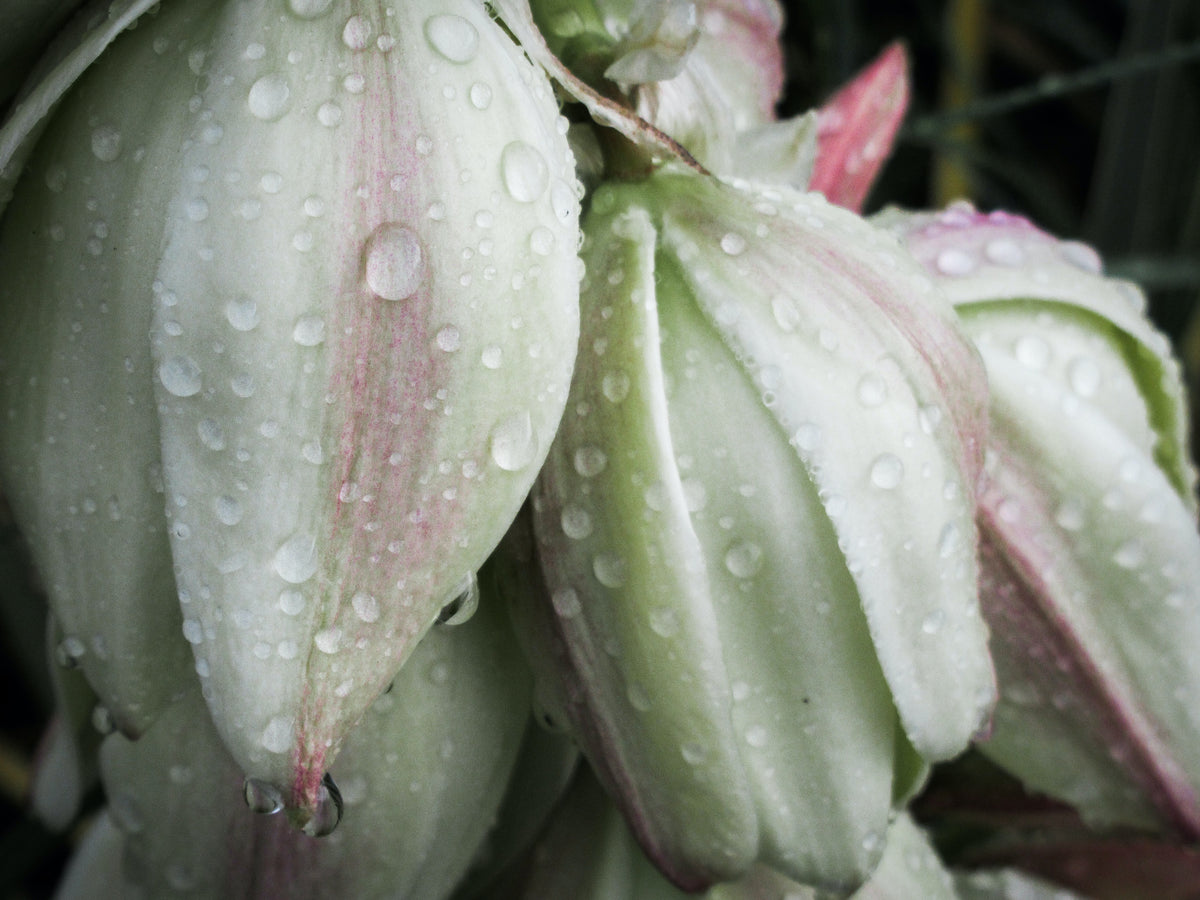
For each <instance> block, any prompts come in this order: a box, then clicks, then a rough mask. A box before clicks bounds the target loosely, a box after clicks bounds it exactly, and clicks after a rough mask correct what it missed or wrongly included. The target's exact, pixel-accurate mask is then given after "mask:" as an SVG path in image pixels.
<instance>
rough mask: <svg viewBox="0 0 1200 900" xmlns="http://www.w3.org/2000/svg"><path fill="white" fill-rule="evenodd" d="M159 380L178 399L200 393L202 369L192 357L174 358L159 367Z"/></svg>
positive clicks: (163, 362)
mask: <svg viewBox="0 0 1200 900" xmlns="http://www.w3.org/2000/svg"><path fill="white" fill-rule="evenodd" d="M158 380H159V381H161V382H162V386H163V387H165V388H166V389H167V390H168V391H169V392H170V393H172V394H174V395H175V396H176V397H191V396H193V395H194V394H198V393H200V367H199V366H198V365H196V361H195V360H193V359H192V358H191V357H190V356H172V357H170V358H169V359H165V360H163V361H162V364H161V365H159V367H158Z"/></svg>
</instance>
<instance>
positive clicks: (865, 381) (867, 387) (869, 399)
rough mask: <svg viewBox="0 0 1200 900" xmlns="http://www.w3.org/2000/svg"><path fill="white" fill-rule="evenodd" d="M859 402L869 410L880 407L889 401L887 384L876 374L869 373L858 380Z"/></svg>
mask: <svg viewBox="0 0 1200 900" xmlns="http://www.w3.org/2000/svg"><path fill="white" fill-rule="evenodd" d="M857 393H858V402H859V403H861V404H862V405H863V406H865V407H867V408H868V409H870V408H872V407H875V406H880V405H882V404H883V402H884V401H885V400H887V395H888V389H887V383H886V382H884V380H883V379H882V378H880V377H879V376H878V375H876V374H875V373H874V372H869V373H867V374H866V375H864V376H863V377H862V378H860V379H859V380H858V388H857Z"/></svg>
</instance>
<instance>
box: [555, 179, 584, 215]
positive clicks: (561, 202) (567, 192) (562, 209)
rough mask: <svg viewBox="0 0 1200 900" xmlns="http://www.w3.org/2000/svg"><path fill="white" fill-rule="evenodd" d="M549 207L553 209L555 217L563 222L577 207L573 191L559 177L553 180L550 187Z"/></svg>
mask: <svg viewBox="0 0 1200 900" xmlns="http://www.w3.org/2000/svg"><path fill="white" fill-rule="evenodd" d="M550 207H551V209H553V210H554V216H555V218H557V219H558V221H560V222H562V223H564V224H565V223H566V222H567V220H569V219H570V218H571V215H572V214H573V213H574V212H575V210H576V209H578V207H579V202H578V199H577V198H576V196H575V192H574V191H573V190H571V186H570V185H569V184H567V183H566V182H565V181H562V180H561V179H560V180H558V181H555V182H554V184H553V185H552V186H551V188H550Z"/></svg>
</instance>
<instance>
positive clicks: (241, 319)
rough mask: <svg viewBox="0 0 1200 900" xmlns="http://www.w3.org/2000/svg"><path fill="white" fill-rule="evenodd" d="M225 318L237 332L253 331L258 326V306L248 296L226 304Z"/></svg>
mask: <svg viewBox="0 0 1200 900" xmlns="http://www.w3.org/2000/svg"><path fill="white" fill-rule="evenodd" d="M225 318H226V320H228V322H229V324H230V325H231V326H232V327H233V328H234V329H235V330H236V331H252V330H253V329H254V328H255V326H257V325H258V304H257V303H255V302H254V300H253V299H251V298H250V297H246V296H241V297H237V298H235V299H233V300H230V301H229V302H228V303H226V304H225Z"/></svg>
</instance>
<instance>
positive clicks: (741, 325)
mask: <svg viewBox="0 0 1200 900" xmlns="http://www.w3.org/2000/svg"><path fill="white" fill-rule="evenodd" d="M697 182H698V183H697V187H696V188H693V189H689V190H684V189H679V190H677V192H676V195H675V197H674V198H673V203H672V205H670V206H668V207H666V210H665V212H664V218H665V219H666V220H667V223H668V224H667V226H666V227H665V228H664V234H663V242H664V244H665V245H666V246H668V247H670V248H671V249H672V251H673V252H674V253H675V254H676V255H677V256H678V258H679V259H680V261H681V262H682V263H683V265H682V266H681V268H680V272H681V273H682V275H683V277H684V278H685V279H686V280H687V283H688V287H689V289H690V290H691V291H692V292H693V294H694V296H695V298H696V302H697V303H698V305H699V306H700V308H701V309H702V310H703V311H704V314H705V316H706V317H707V318H708V319H709V321H710V323H711V325H712V327H713V328H714V330H715V331H716V332H717V333H718V334H720V336H721V339H722V341H723V342H724V343H725V344H726V346H727V347H728V348H729V349H730V351H731V352H732V353H733V354H734V355H735V356H736V357H737V358H738V359H739V360H740V361H741V365H742V366H743V367H744V368H745V369H746V370H747V371H748V372H749V374H750V376H751V377H752V378H753V379H754V382H755V386H756V387H757V389H758V390H759V393H760V397H761V399H762V404H763V406H765V407H766V408H767V409H768V410H770V412H771V414H772V416H773V417H774V419H775V420H776V422H777V423H778V427H779V430H780V433H781V434H782V435H784V436H786V437H787V438H788V439H789V440H790V441H791V442H792V444H793V447H794V449H795V451H796V453H797V455H798V457H799V458H800V460H801V461H802V462H803V463H804V467H805V469H806V471H807V472H808V473H809V474H810V477H811V478H812V480H813V482H814V483H815V485H816V488H817V490H818V492H819V496H820V498H821V500H822V501H823V503H824V505H825V512H826V515H827V516H828V518H829V520H830V521H831V522H832V524H833V527H834V529H835V531H836V533H837V536H838V542H839V543H838V546H839V548H840V551H841V553H842V554H843V555H844V556H845V558H846V561H847V565H848V568H849V570H850V574H851V575H852V576H853V578H854V582H855V585H856V587H857V590H858V592H859V595H860V600H861V603H862V607H863V610H864V612H865V613H866V617H867V622H868V624H869V626H870V629H871V636H872V639H873V640H874V643H875V648H876V652H877V654H878V655H879V660H880V663H881V665H882V668H883V672H884V676H885V677H886V678H887V681H888V685H889V686H890V688H891V690H892V694H893V697H894V699H895V702H896V705H897V708H898V709H899V711H900V715H901V719H902V721H903V722H904V727H905V730H906V732H907V733H908V736H909V739H910V740H911V741H912V743H913V745H914V746H915V747H916V748H917V750H918V751H919V752H920V753H922V755H924V756H926V757H928V758H932V759H940V758H946V757H948V756H952V755H954V754H955V753H958V752H959V751H960V750H961V749H962V747H963V746H964V745H965V743H966V741H967V739H968V738H969V737H970V736H971V735H972V734H973V733H974V732H975V730H976V729H977V728H978V727H979V725H980V723H981V721H982V720H983V718H984V717H985V716H986V713H987V710H988V707H989V703H990V700H991V697H992V691H993V686H992V677H991V669H990V663H989V660H988V656H987V651H986V639H987V638H986V629H985V628H984V625H983V622H982V620H981V618H980V617H979V612H978V606H977V604H976V602H975V559H974V556H975V553H974V546H975V542H974V525H973V521H972V517H973V514H974V508H973V503H972V493H973V488H974V484H975V478H976V475H977V472H978V465H979V459H980V455H981V448H982V440H981V438H982V435H983V429H984V422H985V416H986V413H985V409H984V397H985V389H984V386H983V385H984V383H983V377H982V368H981V366H980V365H979V363H978V359H977V357H976V355H975V353H974V351H973V350H972V349H971V348H970V346H969V344H967V343H966V342H965V340H964V339H963V338H962V337H961V336H960V332H959V331H958V330H957V327H956V326H955V324H954V323H953V321H952V317H951V315H950V313H949V310H948V309H947V308H946V307H944V305H943V302H942V300H941V298H940V295H938V294H936V293H935V292H934V291H933V290H932V287H931V285H930V283H929V281H928V279H926V278H924V277H923V276H921V275H920V274H919V273H918V272H917V270H916V269H915V267H913V265H912V263H911V262H909V261H908V259H907V256H906V254H905V253H904V251H903V250H902V249H901V248H900V247H899V246H898V245H897V244H895V243H893V242H892V241H891V240H890V239H889V238H888V237H887V236H886V235H884V234H882V233H880V232H878V231H876V230H874V229H872V228H870V227H868V226H867V225H866V224H865V223H863V222H862V220H861V219H859V218H857V217H856V216H853V215H850V214H849V213H846V212H844V211H842V210H839V209H837V208H836V207H832V206H829V205H828V204H826V203H825V202H824V201H823V200H822V199H821V198H820V197H818V196H816V195H798V194H795V193H793V192H790V191H786V190H785V189H783V188H779V189H777V190H776V189H771V190H759V191H758V192H757V193H756V194H754V195H752V197H751V199H752V201H754V202H746V201H745V200H742V201H740V202H738V201H735V200H734V198H735V197H736V196H737V195H736V194H735V192H734V191H733V189H731V188H727V187H724V186H721V185H718V184H716V183H715V182H711V181H706V182H699V180H697ZM706 208H707V209H709V210H712V209H719V210H721V211H722V213H723V214H722V215H704V214H703V213H702V210H703V209H706ZM743 284H754V285H755V290H754V291H753V293H748V294H745V295H742V296H740V297H739V296H738V294H737V293H736V292H735V291H734V290H732V289H731V287H730V286H732V285H743Z"/></svg>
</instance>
